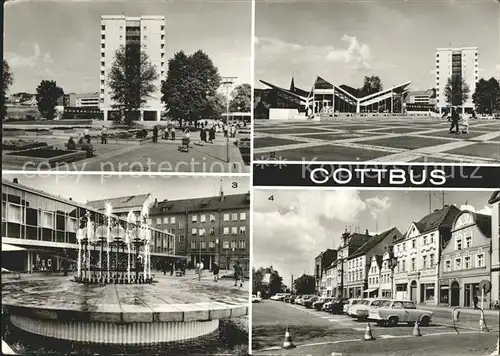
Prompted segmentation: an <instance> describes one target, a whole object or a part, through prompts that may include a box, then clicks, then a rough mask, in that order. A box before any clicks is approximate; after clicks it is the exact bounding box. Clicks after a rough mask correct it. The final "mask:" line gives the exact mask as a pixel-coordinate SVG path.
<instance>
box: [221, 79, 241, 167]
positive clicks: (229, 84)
mask: <svg viewBox="0 0 500 356" xmlns="http://www.w3.org/2000/svg"><path fill="white" fill-rule="evenodd" d="M237 78H238V77H222V82H221V85H222V86H225V87H226V115H227V116H226V126H227V135H226V161H227V163H229V127H230V126H229V94H230V93H231V88H232V86H233V84H234V82H235V81H236V79H237Z"/></svg>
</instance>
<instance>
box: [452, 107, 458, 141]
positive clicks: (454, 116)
mask: <svg viewBox="0 0 500 356" xmlns="http://www.w3.org/2000/svg"><path fill="white" fill-rule="evenodd" d="M458 120H460V117H459V115H458V112H457V110H456V109H455V107H452V108H451V126H450V133H455V134H458V132H459V130H460V129H459V127H458ZM453 129H455V132H453Z"/></svg>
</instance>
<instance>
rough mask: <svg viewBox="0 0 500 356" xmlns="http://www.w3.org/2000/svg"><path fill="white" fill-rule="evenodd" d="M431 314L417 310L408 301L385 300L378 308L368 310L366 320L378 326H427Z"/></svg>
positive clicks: (430, 319)
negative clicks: (416, 324)
mask: <svg viewBox="0 0 500 356" xmlns="http://www.w3.org/2000/svg"><path fill="white" fill-rule="evenodd" d="M432 315H433V312H431V311H429V310H424V309H417V307H416V306H415V303H413V302H411V301H408V300H385V301H383V302H382V303H381V304H380V306H379V307H378V308H373V309H370V311H369V313H368V319H370V320H374V321H376V323H377V325H379V326H396V325H398V323H408V324H410V325H411V324H414V323H415V322H418V323H419V324H420V325H421V326H429V324H430V322H431V321H432Z"/></svg>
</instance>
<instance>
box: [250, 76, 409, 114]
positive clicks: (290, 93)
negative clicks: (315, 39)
mask: <svg viewBox="0 0 500 356" xmlns="http://www.w3.org/2000/svg"><path fill="white" fill-rule="evenodd" d="M260 82H261V83H262V84H264V85H266V86H267V87H269V88H270V90H259V89H256V93H255V98H256V102H255V108H256V111H257V113H256V114H257V116H260V118H263V117H262V115H259V114H260V113H261V112H262V111H263V110H269V117H268V118H269V119H294V118H298V119H300V118H303V119H305V118H307V117H314V116H318V115H319V116H323V115H334V114H335V113H356V114H362V113H374V112H377V113H378V112H386V113H402V112H403V111H404V105H401V103H404V102H405V100H404V99H405V96H406V95H407V94H408V92H409V89H408V87H409V86H410V84H411V82H406V83H403V84H400V85H397V86H393V87H391V88H388V89H384V90H381V91H379V92H377V93H372V94H369V95H362V94H361V93H360V92H359V90H357V89H354V88H351V87H349V86H347V85H340V86H337V85H334V84H332V83H330V82H328V81H327V80H325V79H323V78H322V77H320V76H318V77H316V80H315V82H314V84H313V86H312V88H311V89H310V90H309V91H307V90H303V89H300V88H298V87H296V86H295V82H294V79H293V78H292V81H291V83H290V88H289V89H285V88H281V87H279V86H277V85H274V84H272V83H269V82H266V81H264V80H261V81H260Z"/></svg>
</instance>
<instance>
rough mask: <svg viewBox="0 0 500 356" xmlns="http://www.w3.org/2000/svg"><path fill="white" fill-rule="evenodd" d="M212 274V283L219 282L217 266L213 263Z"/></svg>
mask: <svg viewBox="0 0 500 356" xmlns="http://www.w3.org/2000/svg"><path fill="white" fill-rule="evenodd" d="M212 273H213V274H214V282H217V281H219V266H218V265H217V263H215V262H214V263H213V264H212Z"/></svg>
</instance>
